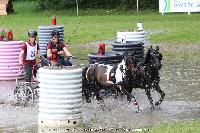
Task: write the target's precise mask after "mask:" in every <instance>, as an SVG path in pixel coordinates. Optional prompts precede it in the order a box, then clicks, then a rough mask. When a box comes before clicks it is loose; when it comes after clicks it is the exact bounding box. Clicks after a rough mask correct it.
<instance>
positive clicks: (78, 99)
mask: <svg viewBox="0 0 200 133" xmlns="http://www.w3.org/2000/svg"><path fill="white" fill-rule="evenodd" d="M38 73H39V74H38V77H39V82H40V83H39V87H40V88H39V96H40V98H39V115H38V124H39V126H40V127H45V128H50V129H52V128H54V129H57V128H65V127H66V128H67V127H74V126H81V125H82V122H83V121H82V69H81V68H79V67H78V66H71V67H70V66H65V67H59V66H45V67H42V68H40V69H39V71H38Z"/></svg>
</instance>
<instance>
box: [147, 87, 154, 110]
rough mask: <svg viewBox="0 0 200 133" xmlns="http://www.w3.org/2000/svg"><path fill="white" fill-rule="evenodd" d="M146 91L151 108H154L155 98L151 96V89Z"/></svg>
mask: <svg viewBox="0 0 200 133" xmlns="http://www.w3.org/2000/svg"><path fill="white" fill-rule="evenodd" d="M145 92H146V95H147V97H148V99H149V102H150V104H151V108H152V109H154V105H153V98H152V96H151V92H150V89H145Z"/></svg>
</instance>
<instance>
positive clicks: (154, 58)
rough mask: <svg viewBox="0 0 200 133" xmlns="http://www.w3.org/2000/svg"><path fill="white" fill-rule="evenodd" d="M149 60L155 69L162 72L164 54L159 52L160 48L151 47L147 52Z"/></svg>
mask: <svg viewBox="0 0 200 133" xmlns="http://www.w3.org/2000/svg"><path fill="white" fill-rule="evenodd" d="M146 56H147V60H148V61H149V63H150V64H151V65H152V66H153V67H155V68H156V69H157V70H160V69H161V67H162V64H161V61H162V54H161V53H160V52H159V47H158V46H156V49H153V48H152V47H150V48H149V49H148V51H147V55H146Z"/></svg>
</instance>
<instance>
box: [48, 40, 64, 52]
mask: <svg viewBox="0 0 200 133" xmlns="http://www.w3.org/2000/svg"><path fill="white" fill-rule="evenodd" d="M51 43H53V42H49V43H48V44H47V50H48V49H51V50H52V46H51ZM52 45H54V46H53V47H54V48H55V49H57V48H58V44H56V43H53V44H52ZM60 45H61V48H62V49H63V48H64V47H65V44H64V43H63V42H62V43H61V44H60ZM58 52H60V51H58Z"/></svg>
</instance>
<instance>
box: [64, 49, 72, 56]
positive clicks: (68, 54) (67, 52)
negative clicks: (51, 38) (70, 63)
mask: <svg viewBox="0 0 200 133" xmlns="http://www.w3.org/2000/svg"><path fill="white" fill-rule="evenodd" d="M63 51H64V52H65V55H66V56H67V57H69V56H72V54H71V53H70V52H69V51H68V50H67V48H66V47H64V48H63Z"/></svg>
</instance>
